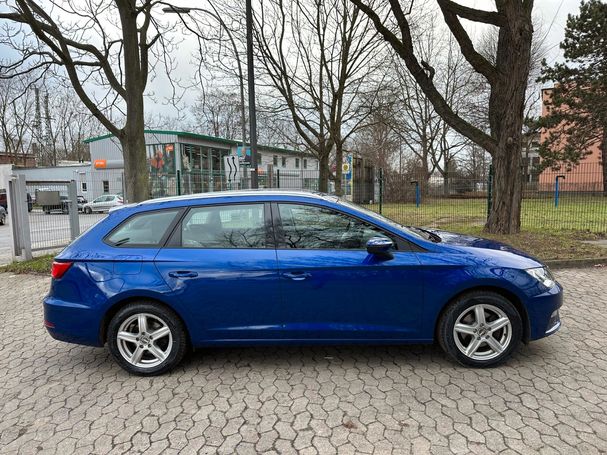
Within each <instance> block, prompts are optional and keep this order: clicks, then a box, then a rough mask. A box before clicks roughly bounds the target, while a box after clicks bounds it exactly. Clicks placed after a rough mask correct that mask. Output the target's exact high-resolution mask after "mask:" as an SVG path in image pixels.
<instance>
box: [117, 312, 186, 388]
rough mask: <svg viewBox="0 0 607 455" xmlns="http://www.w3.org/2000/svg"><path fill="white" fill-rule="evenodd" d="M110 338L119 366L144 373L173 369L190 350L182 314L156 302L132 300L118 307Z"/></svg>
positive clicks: (160, 372) (132, 371) (152, 373)
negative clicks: (135, 301) (180, 316)
mask: <svg viewBox="0 0 607 455" xmlns="http://www.w3.org/2000/svg"><path fill="white" fill-rule="evenodd" d="M107 339H108V345H109V348H110V352H111V353H112V355H113V356H114V358H115V359H116V361H117V362H118V363H119V364H120V366H121V367H122V368H124V369H125V370H126V371H128V372H130V373H134V374H137V375H141V376H153V375H157V374H162V373H165V372H167V371H169V370H171V369H172V368H174V367H175V366H176V365H177V364H179V362H181V360H182V359H183V356H184V355H185V353H186V349H187V335H186V332H185V328H184V327H183V323H182V322H181V320H180V319H179V317H178V316H177V315H176V314H175V313H174V312H173V311H171V310H170V309H168V308H166V307H164V306H162V305H160V304H157V303H155V302H141V303H133V304H129V305H127V306H126V307H124V308H122V309H121V310H119V311H118V313H116V315H115V316H114V317H113V318H112V320H111V321H110V324H109V326H108V333H107Z"/></svg>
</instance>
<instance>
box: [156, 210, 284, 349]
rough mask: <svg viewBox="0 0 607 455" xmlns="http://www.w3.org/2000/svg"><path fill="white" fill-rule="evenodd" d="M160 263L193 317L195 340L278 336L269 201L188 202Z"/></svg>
mask: <svg viewBox="0 0 607 455" xmlns="http://www.w3.org/2000/svg"><path fill="white" fill-rule="evenodd" d="M156 266H157V268H158V270H159V272H160V273H161V275H162V276H163V278H164V279H165V281H166V282H167V284H168V285H169V286H170V287H171V288H172V289H173V291H174V298H175V299H176V300H177V301H179V304H180V305H181V307H182V308H183V309H184V310H185V311H186V312H187V313H188V315H189V319H190V322H191V327H192V329H191V335H192V339H193V341H194V343H196V344H199V343H212V342H221V341H238V340H250V339H256V340H263V339H273V338H276V337H277V336H279V333H280V330H281V323H282V321H281V320H280V311H279V309H280V298H279V284H278V267H277V261H276V250H275V248H274V239H273V233H272V226H271V220H270V206H269V204H264V203H242V204H236V203H234V204H221V205H205V206H200V207H191V208H190V209H189V211H188V212H187V213H186V214H185V215H184V217H183V219H182V221H181V223H180V224H179V225H178V226H177V228H176V229H175V231H174V233H173V235H172V237H171V239H170V240H169V243H168V244H167V245H166V246H165V248H163V249H161V250H160V252H159V253H158V255H157V256H156Z"/></svg>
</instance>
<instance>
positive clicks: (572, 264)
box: [544, 257, 607, 269]
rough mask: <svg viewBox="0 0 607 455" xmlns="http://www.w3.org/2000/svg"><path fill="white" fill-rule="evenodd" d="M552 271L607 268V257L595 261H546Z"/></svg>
mask: <svg viewBox="0 0 607 455" xmlns="http://www.w3.org/2000/svg"><path fill="white" fill-rule="evenodd" d="M544 264H546V265H547V266H548V267H550V268H551V269H575V268H583V267H602V266H605V267H607V257H605V258H594V259H553V260H548V261H544Z"/></svg>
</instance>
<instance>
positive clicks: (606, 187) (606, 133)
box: [601, 127, 607, 197]
mask: <svg viewBox="0 0 607 455" xmlns="http://www.w3.org/2000/svg"><path fill="white" fill-rule="evenodd" d="M601 165H602V168H603V196H604V197H607V127H605V128H603V140H602V141H601Z"/></svg>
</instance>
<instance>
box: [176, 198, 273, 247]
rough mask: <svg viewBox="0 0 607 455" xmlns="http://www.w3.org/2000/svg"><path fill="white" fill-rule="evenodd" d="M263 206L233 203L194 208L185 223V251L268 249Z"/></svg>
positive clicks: (184, 220) (183, 223) (183, 232)
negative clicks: (197, 249)
mask: <svg viewBox="0 0 607 455" xmlns="http://www.w3.org/2000/svg"><path fill="white" fill-rule="evenodd" d="M266 244H267V241H266V227H265V220H264V206H263V204H233V205H220V206H209V207H196V208H193V209H191V210H190V211H189V212H188V214H187V215H186V217H185V218H184V219H183V222H182V224H181V245H182V246H183V247H185V248H265V247H266Z"/></svg>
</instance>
